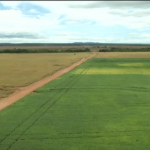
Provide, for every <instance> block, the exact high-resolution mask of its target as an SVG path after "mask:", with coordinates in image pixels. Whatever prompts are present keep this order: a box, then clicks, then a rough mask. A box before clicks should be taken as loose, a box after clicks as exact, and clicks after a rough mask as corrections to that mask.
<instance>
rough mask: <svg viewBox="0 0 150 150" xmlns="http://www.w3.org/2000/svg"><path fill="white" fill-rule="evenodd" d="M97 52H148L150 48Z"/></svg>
mask: <svg viewBox="0 0 150 150" xmlns="http://www.w3.org/2000/svg"><path fill="white" fill-rule="evenodd" d="M99 52H150V48H117V47H111V48H110V49H107V48H106V49H101V50H99Z"/></svg>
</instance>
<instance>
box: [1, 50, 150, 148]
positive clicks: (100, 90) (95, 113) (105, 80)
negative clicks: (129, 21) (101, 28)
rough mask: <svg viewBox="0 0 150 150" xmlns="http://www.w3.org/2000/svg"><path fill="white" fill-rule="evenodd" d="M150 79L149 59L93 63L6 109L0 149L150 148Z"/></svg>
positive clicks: (96, 59)
mask: <svg viewBox="0 0 150 150" xmlns="http://www.w3.org/2000/svg"><path fill="white" fill-rule="evenodd" d="M107 56H108V55H107ZM97 57H101V53H99V56H97ZM111 57H112V56H111ZM149 81H150V60H149V59H148V58H93V59H91V60H88V61H87V62H85V63H84V64H82V65H80V66H78V67H77V68H75V69H74V70H72V71H70V72H69V73H67V74H64V75H63V76H61V77H59V78H57V79H55V80H53V81H52V82H50V83H48V84H46V85H45V86H43V87H41V88H39V89H37V90H35V91H34V93H31V94H29V95H27V96H26V97H24V98H22V99H21V100H19V101H18V102H16V103H14V104H12V105H11V106H9V107H7V108H6V109H4V110H2V111H0V150H20V149H21V150H26V149H31V150H41V149H44V150H49V149H52V150H59V149H60V150H120V149H121V150H127V149H128V150H141V149H149V147H150V120H149V116H150V100H149V97H150V85H149Z"/></svg>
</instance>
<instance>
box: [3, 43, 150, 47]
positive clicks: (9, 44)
mask: <svg viewBox="0 0 150 150" xmlns="http://www.w3.org/2000/svg"><path fill="white" fill-rule="evenodd" d="M94 45H97V46H103V45H109V46H123V45H125V46H128V45H129V46H150V44H143V43H139V44H137V43H97V42H74V43H0V46H94Z"/></svg>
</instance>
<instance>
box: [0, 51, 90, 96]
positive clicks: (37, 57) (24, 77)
mask: <svg viewBox="0 0 150 150" xmlns="http://www.w3.org/2000/svg"><path fill="white" fill-rule="evenodd" d="M74 54H75V55H74ZM90 55H91V53H45V54H0V98H3V97H6V96H8V95H10V94H11V93H13V92H14V91H16V90H17V89H19V88H20V87H24V86H27V85H29V84H31V83H33V82H36V81H38V80H40V79H42V78H44V77H46V76H48V75H51V74H53V73H54V72H56V71H58V70H60V69H62V68H64V67H67V66H69V65H71V64H73V63H74V62H77V61H78V60H80V59H82V58H84V57H88V56H90Z"/></svg>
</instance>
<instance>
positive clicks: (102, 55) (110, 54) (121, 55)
mask: <svg viewBox="0 0 150 150" xmlns="http://www.w3.org/2000/svg"><path fill="white" fill-rule="evenodd" d="M96 58H150V52H98V55H97V56H96Z"/></svg>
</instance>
